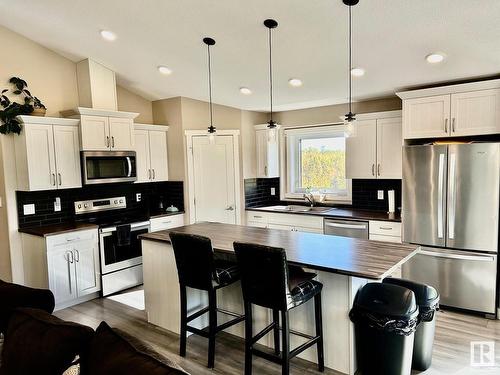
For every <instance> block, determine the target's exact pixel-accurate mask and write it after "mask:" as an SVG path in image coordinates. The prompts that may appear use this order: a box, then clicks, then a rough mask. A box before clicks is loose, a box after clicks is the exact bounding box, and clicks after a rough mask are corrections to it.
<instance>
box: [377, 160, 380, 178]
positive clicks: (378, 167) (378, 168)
mask: <svg viewBox="0 0 500 375" xmlns="http://www.w3.org/2000/svg"><path fill="white" fill-rule="evenodd" d="M377 174H378V175H379V177H380V163H379V164H378V165H377Z"/></svg>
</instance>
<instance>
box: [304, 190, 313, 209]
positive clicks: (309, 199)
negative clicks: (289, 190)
mask: <svg viewBox="0 0 500 375" xmlns="http://www.w3.org/2000/svg"><path fill="white" fill-rule="evenodd" d="M304 199H305V201H306V203H307V202H309V204H310V205H311V207H314V196H313V195H312V193H310V192H308V193H304Z"/></svg>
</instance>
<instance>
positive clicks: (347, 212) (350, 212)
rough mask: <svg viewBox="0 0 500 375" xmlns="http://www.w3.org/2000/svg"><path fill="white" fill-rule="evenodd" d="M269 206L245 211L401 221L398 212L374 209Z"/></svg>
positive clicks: (250, 208)
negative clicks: (312, 209)
mask: <svg viewBox="0 0 500 375" xmlns="http://www.w3.org/2000/svg"><path fill="white" fill-rule="evenodd" d="M269 207H272V206H266V207H248V208H246V210H247V211H260V212H272V213H280V214H292V215H313V216H322V217H325V218H338V219H353V220H356V219H358V220H381V221H394V222H401V214H400V213H399V212H395V213H392V214H391V213H388V212H385V211H374V210H360V209H356V208H349V207H332V208H331V209H329V210H327V211H320V212H317V211H308V212H301V211H286V210H275V209H271V208H269Z"/></svg>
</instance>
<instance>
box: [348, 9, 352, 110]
mask: <svg viewBox="0 0 500 375" xmlns="http://www.w3.org/2000/svg"><path fill="white" fill-rule="evenodd" d="M351 8H352V6H351V5H349V71H348V73H347V74H348V77H349V113H352V76H351V70H352V67H351V65H352V16H351Z"/></svg>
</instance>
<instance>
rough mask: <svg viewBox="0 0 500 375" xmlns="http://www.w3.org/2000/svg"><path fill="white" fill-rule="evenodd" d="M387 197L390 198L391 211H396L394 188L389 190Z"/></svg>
mask: <svg viewBox="0 0 500 375" xmlns="http://www.w3.org/2000/svg"><path fill="white" fill-rule="evenodd" d="M387 198H388V200H389V212H394V211H395V207H394V206H395V197H394V190H389V191H388V192H387Z"/></svg>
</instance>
